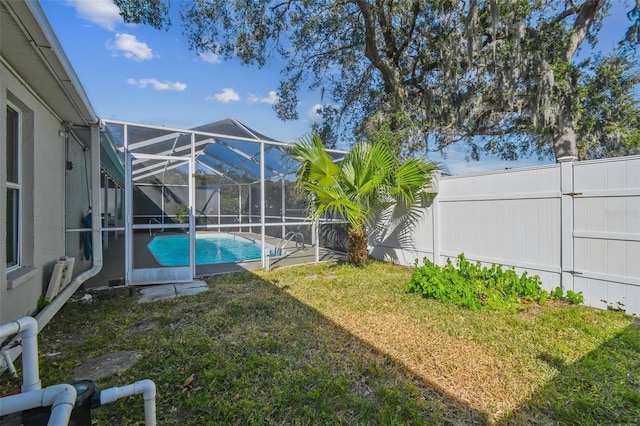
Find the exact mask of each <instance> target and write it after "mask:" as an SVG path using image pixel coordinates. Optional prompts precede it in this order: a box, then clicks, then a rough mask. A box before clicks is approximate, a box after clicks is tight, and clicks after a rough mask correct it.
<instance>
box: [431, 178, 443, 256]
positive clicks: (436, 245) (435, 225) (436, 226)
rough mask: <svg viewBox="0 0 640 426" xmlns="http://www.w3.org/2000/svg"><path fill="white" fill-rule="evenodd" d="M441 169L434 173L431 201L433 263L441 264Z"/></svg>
mask: <svg viewBox="0 0 640 426" xmlns="http://www.w3.org/2000/svg"><path fill="white" fill-rule="evenodd" d="M440 176H441V173H440V170H436V171H435V172H434V173H433V181H432V185H433V187H434V188H435V195H434V196H433V200H432V201H431V213H432V221H431V228H432V233H431V235H432V236H433V264H434V265H440V228H441V227H440V207H439V205H440V199H439V198H438V194H439V191H440Z"/></svg>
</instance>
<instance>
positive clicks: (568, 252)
mask: <svg viewBox="0 0 640 426" xmlns="http://www.w3.org/2000/svg"><path fill="white" fill-rule="evenodd" d="M576 160H577V158H576V157H561V158H558V163H560V194H561V195H560V200H561V201H560V216H561V221H560V270H561V275H560V284H561V286H562V288H563V289H564V290H565V291H566V290H572V291H573V289H574V288H573V270H574V264H573V187H574V181H573V162H574V161H576Z"/></svg>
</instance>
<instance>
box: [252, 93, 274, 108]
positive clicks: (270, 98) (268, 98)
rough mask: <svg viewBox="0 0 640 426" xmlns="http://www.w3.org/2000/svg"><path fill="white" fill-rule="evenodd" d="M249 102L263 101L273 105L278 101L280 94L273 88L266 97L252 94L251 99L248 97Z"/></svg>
mask: <svg viewBox="0 0 640 426" xmlns="http://www.w3.org/2000/svg"><path fill="white" fill-rule="evenodd" d="M248 102H249V103H250V104H255V103H256V102H261V103H263V104H269V105H273V104H275V103H276V102H278V94H277V93H276V91H275V90H271V91H270V92H269V95H268V96H266V97H264V98H261V97H259V96H256V95H250V96H249V99H248Z"/></svg>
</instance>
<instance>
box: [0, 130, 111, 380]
mask: <svg viewBox="0 0 640 426" xmlns="http://www.w3.org/2000/svg"><path fill="white" fill-rule="evenodd" d="M91 187H92V189H91V204H92V205H93V208H94V209H95V210H96V212H98V211H99V210H100V206H101V200H100V195H101V192H100V128H99V127H98V126H97V125H94V126H91ZM101 234H102V227H101V223H100V215H99V214H92V215H91V236H92V238H93V242H94V244H93V264H92V266H91V268H90V269H88V270H86V271H84V272H83V273H81V274H80V275H78V276H77V277H75V278H74V279H73V280H72V281H71V283H69V285H68V286H66V287H65V288H64V289H63V290H62V291H61V292H60V293H58V295H57V296H56V297H55V298H54V299H53V300H52V301H51V303H49V304H48V305H47V306H46V307H45V308H44V309H42V310H41V311H40V312H39V313H38V314H37V315H36V316H35V319H36V321H37V331H38V332H40V331H41V330H42V329H43V328H44V327H45V326H46V325H47V324H48V323H49V321H51V319H52V318H53V317H54V316H55V315H56V314H57V313H58V311H59V310H60V309H61V308H62V306H64V304H65V303H66V302H67V300H69V298H71V296H73V294H74V293H75V292H76V291H77V290H78V288H80V286H81V285H82V284H83V283H84V282H85V281H86V280H88V279H89V278H91V277H93V276H95V275H97V274H98V272H100V270H101V269H102V244H101V236H102V235H101ZM20 340H21V337H20V334H18V335H16V336H15V337H14V338H13V339H11V340H10V341H9V343H7V344H6V345H5V346H4V347H3V348H2V350H1V351H2V355H3V357H2V358H1V359H0V361H4V362H3V364H5V363H6V367H7V368H8V369H9V370H12V369H13V370H14V371H15V368H13V366H11V367H9V365H10V364H11V363H12V362H13V360H15V359H17V358H18V356H20V354H21V353H22V351H23V346H24V342H23V343H22V345H20V344H19V342H20ZM25 351H26V347H25ZM23 364H24V361H23ZM0 367H3V366H2V365H0ZM1 370H2V368H0V371H1Z"/></svg>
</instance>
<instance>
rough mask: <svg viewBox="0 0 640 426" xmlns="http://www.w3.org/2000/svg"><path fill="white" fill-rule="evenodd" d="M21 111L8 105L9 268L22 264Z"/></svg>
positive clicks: (7, 210)
mask: <svg viewBox="0 0 640 426" xmlns="http://www.w3.org/2000/svg"><path fill="white" fill-rule="evenodd" d="M20 118H21V117H20V111H19V110H18V109H17V108H15V107H13V106H11V105H7V125H6V132H7V135H6V136H7V137H6V143H7V149H6V153H7V162H6V165H7V176H6V178H7V206H6V213H7V247H6V249H7V259H6V260H7V269H9V270H10V269H14V268H17V267H19V266H20V256H21V249H20V234H21V232H20V226H21V223H20V216H21V196H22V175H21V168H22V167H21V161H22V158H21V156H22V153H21V150H20V146H21V143H20V140H21V135H20Z"/></svg>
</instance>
